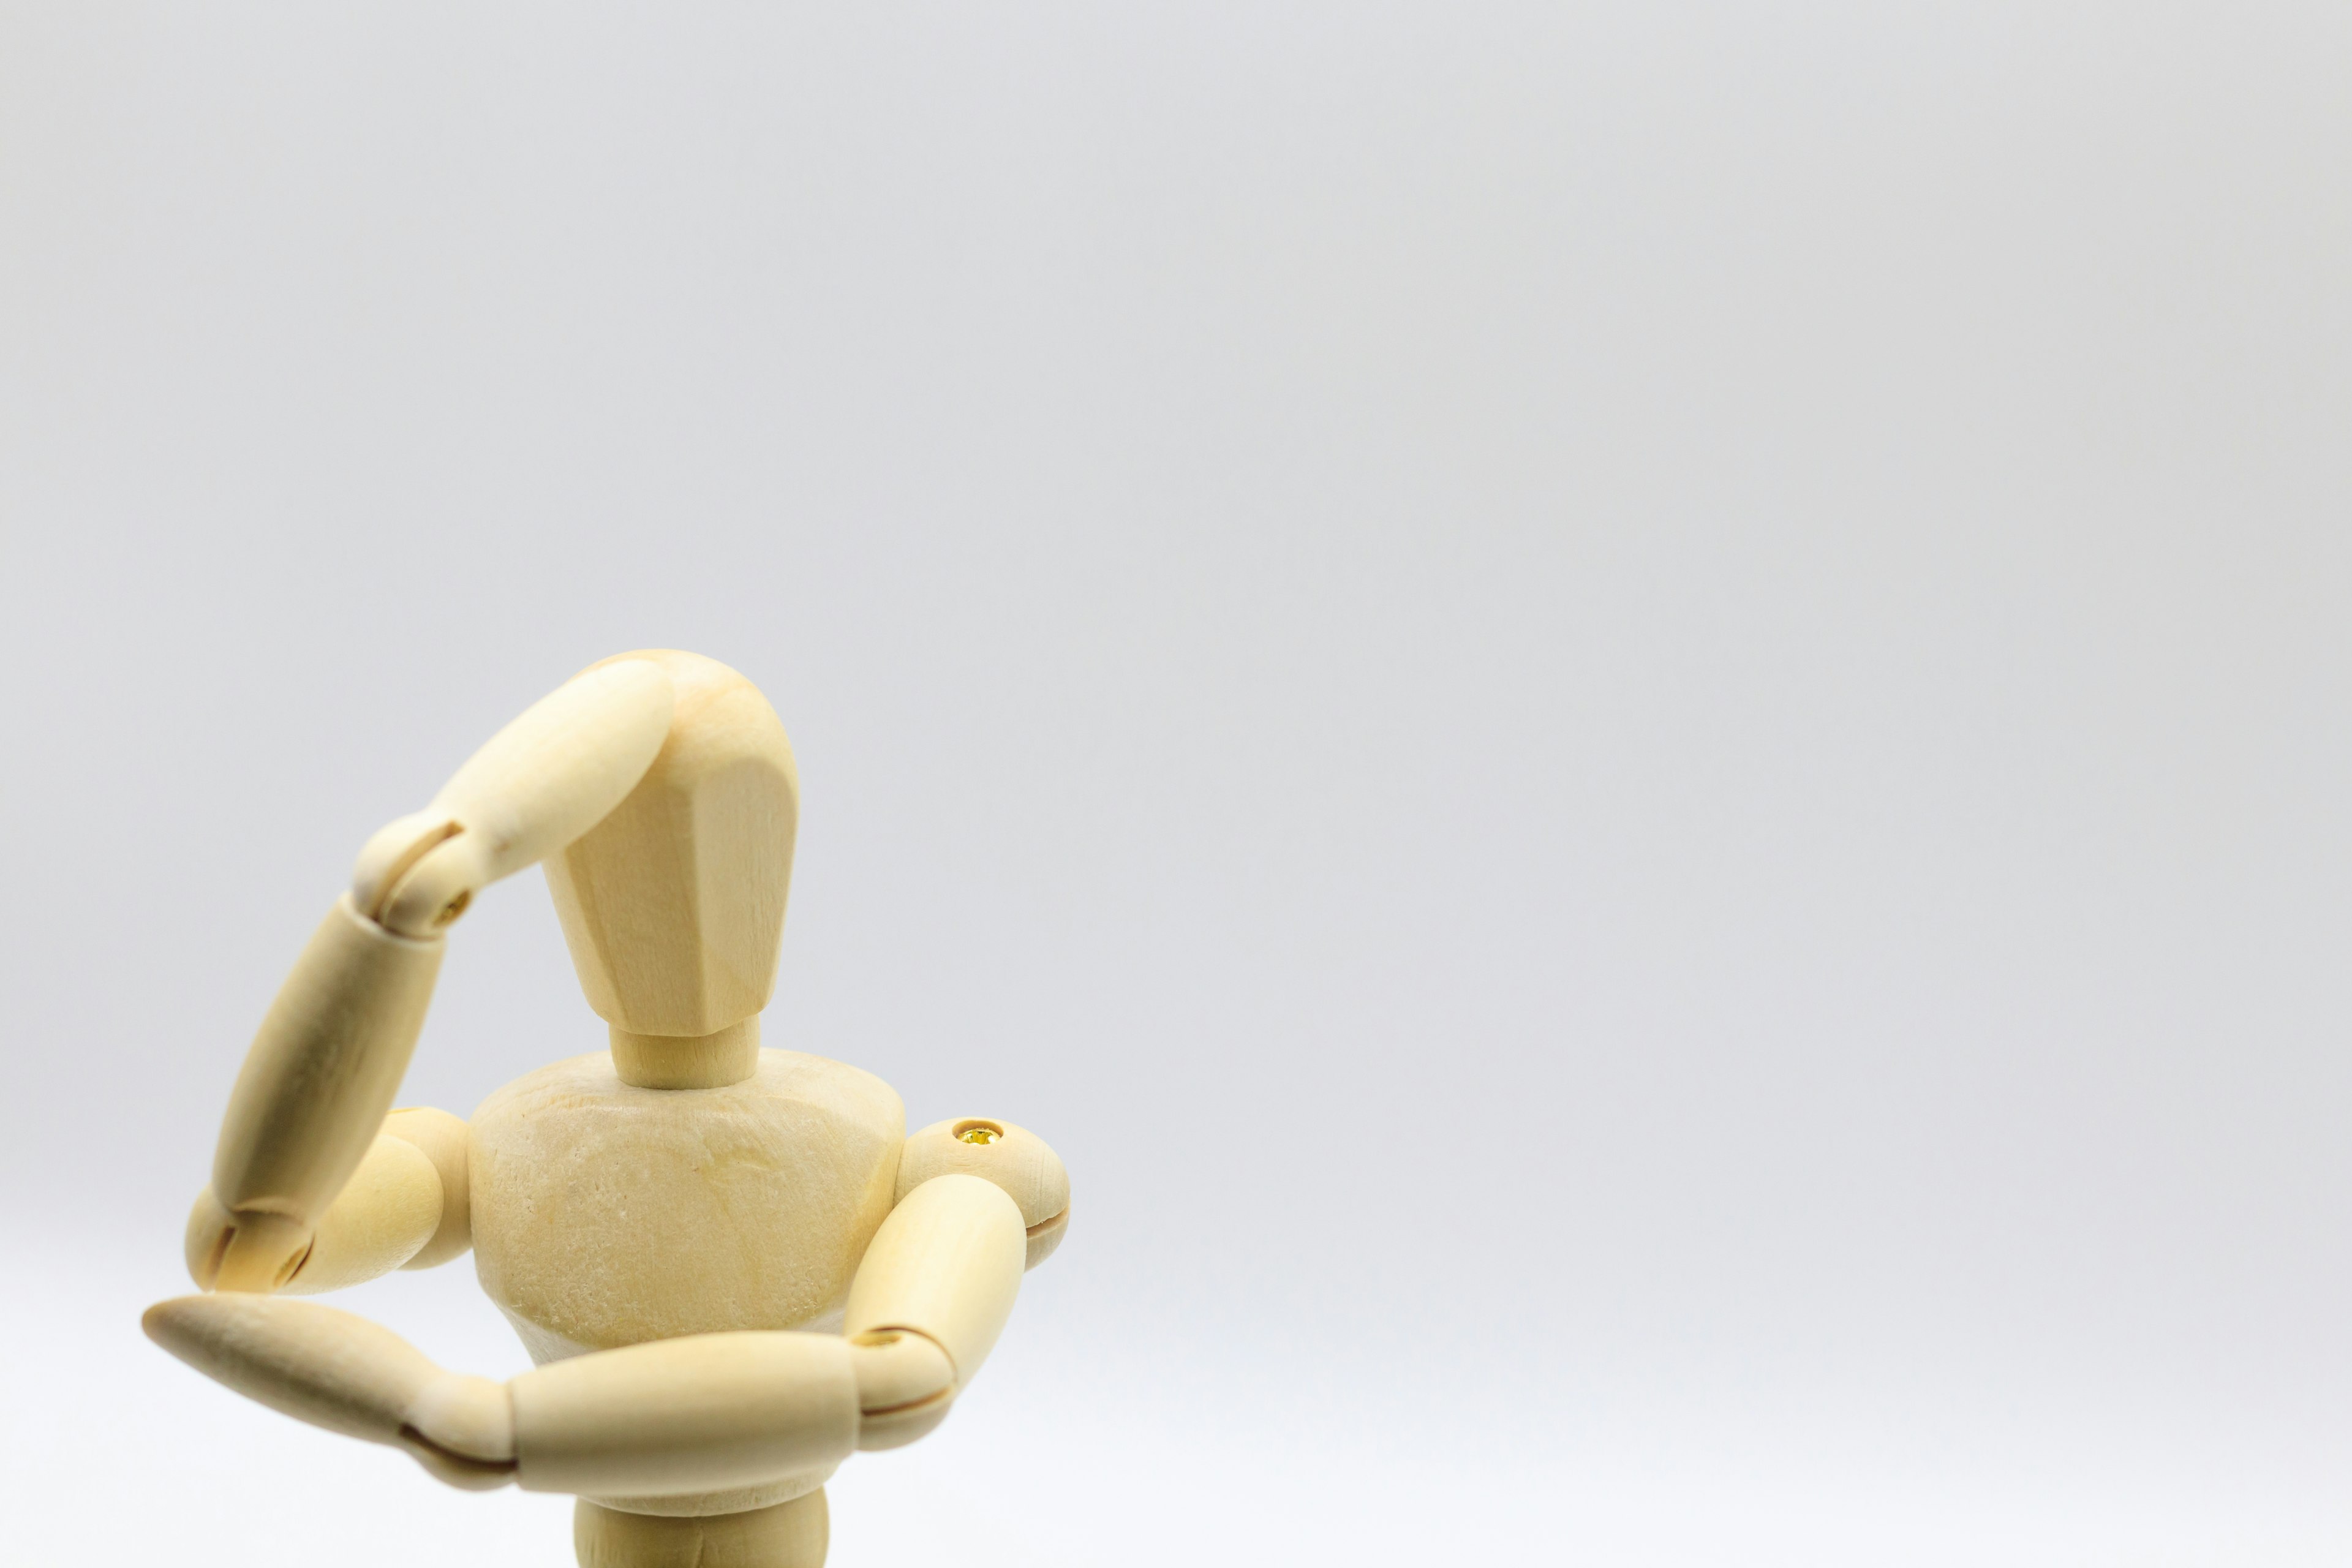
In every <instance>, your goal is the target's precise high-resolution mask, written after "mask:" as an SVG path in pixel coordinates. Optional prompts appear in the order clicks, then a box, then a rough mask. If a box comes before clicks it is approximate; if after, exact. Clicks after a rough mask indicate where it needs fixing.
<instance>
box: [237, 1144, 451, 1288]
mask: <svg viewBox="0 0 2352 1568" xmlns="http://www.w3.org/2000/svg"><path fill="white" fill-rule="evenodd" d="M441 1208H442V1197H441V1173H439V1172H438V1171H436V1170H435V1169H434V1168H433V1162H432V1161H431V1160H429V1159H427V1158H426V1157H425V1152H424V1151H423V1150H421V1149H419V1148H418V1147H416V1145H415V1144H414V1143H410V1142H406V1141H404V1140H403V1139H399V1138H394V1137H393V1136H392V1135H391V1134H389V1133H382V1134H379V1135H378V1136H377V1138H376V1141H375V1142H373V1143H372V1144H370V1145H369V1147H368V1152H367V1157H366V1158H365V1159H363V1160H362V1161H361V1162H360V1168H359V1169H358V1170H356V1171H353V1172H352V1179H351V1180H350V1181H348V1182H346V1183H344V1184H343V1190H342V1191H341V1193H338V1194H336V1195H335V1201H334V1204H333V1205H332V1206H331V1207H330V1208H329V1209H328V1210H327V1213H326V1216H325V1217H324V1218H322V1219H320V1221H319V1229H318V1234H317V1236H316V1237H314V1238H313V1239H312V1241H311V1243H310V1252H309V1253H308V1254H307V1255H306V1256H305V1257H304V1258H303V1259H302V1262H301V1265H300V1266H299V1268H296V1269H295V1270H294V1277H293V1278H292V1279H289V1280H287V1281H286V1283H285V1284H283V1285H281V1286H279V1287H278V1289H279V1290H280V1291H282V1292H283V1293H284V1294H286V1295H289V1296H315V1295H319V1294H320V1293H321V1292H323V1291H327V1290H340V1289H342V1288H343V1287H345V1286H346V1285H357V1284H359V1283H360V1282H361V1281H362V1280H366V1279H375V1278H376V1277H377V1276H379V1275H383V1274H389V1273H391V1272H392V1271H393V1270H394V1269H395V1268H400V1267H402V1266H403V1265H404V1264H405V1263H407V1261H408V1260H409V1259H410V1258H414V1257H415V1256H416V1254H417V1252H418V1251H419V1250H420V1249H422V1248H423V1247H424V1246H425V1243H426V1242H428V1241H430V1240H432V1239H433V1233H434V1232H435V1231H436V1230H438V1229H439V1228H440V1226H441Z"/></svg>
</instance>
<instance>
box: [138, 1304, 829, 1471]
mask: <svg viewBox="0 0 2352 1568" xmlns="http://www.w3.org/2000/svg"><path fill="white" fill-rule="evenodd" d="M142 1327H144V1328H145V1330H146V1331H147V1337H148V1338H150V1339H152V1340H153V1341H154V1342H156V1343H157V1344H160V1345H162V1346H163V1348H164V1349H165V1350H168V1351H170V1352H172V1353H173V1355H175V1356H178V1357H179V1358H180V1359H181V1360H182V1361H184V1362H186V1363H188V1364H189V1365H191V1366H193V1367H194V1368H195V1369H196V1370H197V1371H199V1372H202V1373H204V1374H205V1376H207V1377H210V1378H212V1379H214V1380H215V1381H216V1382H219V1383H223V1384H227V1385H228V1386H229V1387H231V1388H234V1389H236V1391H237V1392H238V1393H240V1394H245V1395H246V1396H247V1397H248V1398H251V1399H254V1400H257V1401H259V1402H260V1403H261V1404H264V1405H268V1406H269V1407H270V1408H271V1409H273V1410H278V1411H282V1412H284V1413H285V1414H286V1415H291V1416H294V1417H295V1418H296V1419H298V1420H301V1421H307V1422H309V1423H310V1424H311V1425H312V1426H324V1427H325V1428H327V1429H328V1430H329V1431H331V1432H341V1433H343V1434H344V1435H346V1436H352V1437H362V1438H365V1439H366V1440H368V1441H369V1442H373V1443H388V1444H396V1445H400V1446H402V1447H408V1448H410V1449H411V1451H412V1452H414V1451H416V1450H418V1449H420V1448H421V1449H424V1450H425V1451H426V1455H421V1456H420V1457H426V1456H427V1455H429V1456H430V1457H432V1458H439V1459H441V1460H443V1461H445V1463H446V1465H448V1466H450V1467H452V1468H454V1469H455V1471H456V1473H454V1474H453V1473H452V1472H451V1469H450V1468H441V1467H433V1468H435V1471H436V1474H439V1475H441V1476H442V1479H448V1480H456V1481H457V1484H460V1485H467V1484H488V1485H494V1486H495V1485H500V1484H503V1482H504V1481H505V1480H506V1479H508V1475H507V1472H508V1471H509V1469H510V1468H511V1465H512V1461H513V1458H514V1435H513V1424H512V1420H511V1417H510V1415H509V1405H508V1397H507V1391H506V1390H505V1389H504V1388H502V1387H500V1386H499V1384H495V1383H491V1382H489V1381H488V1379H485V1378H477V1377H461V1376H458V1375H457V1374H454V1373H446V1372H444V1371H442V1370H441V1368H439V1367H437V1366H436V1365H434V1363H432V1362H431V1361H430V1360H428V1359H427V1358H426V1357H425V1354H424V1353H423V1352H420V1351H418V1350H417V1349H416V1347H415V1346H414V1345H412V1344H410V1343H409V1342H407V1341H406V1340H404V1339H402V1338H401V1337H400V1336H399V1335H398V1334H395V1333H394V1332H393V1331H391V1330H389V1329H385V1328H382V1327H379V1326H378V1325H376V1324H374V1323H372V1322H370V1321H367V1320H366V1319H365V1318H362V1317H356V1316H354V1315H353V1314H352V1313H350V1312H339V1311H337V1310H335V1309H333V1308H332V1307H321V1306H320V1305H318V1304H317V1303H315V1302H310V1301H292V1300H283V1299H280V1298H276V1297H268V1296H255V1295H214V1296H181V1297H177V1298H175V1299H173V1300H169V1301H159V1302H157V1303H156V1304H155V1305H154V1306H152V1307H150V1308H148V1309H147V1313H146V1316H145V1317H144V1318H143V1319H142ZM854 1386H855V1384H853V1387H854ZM467 1476H470V1480H468V1479H461V1478H463V1477H467Z"/></svg>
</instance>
